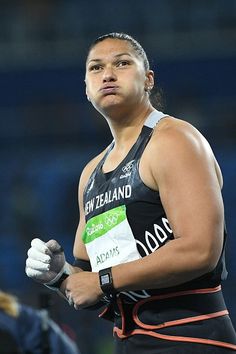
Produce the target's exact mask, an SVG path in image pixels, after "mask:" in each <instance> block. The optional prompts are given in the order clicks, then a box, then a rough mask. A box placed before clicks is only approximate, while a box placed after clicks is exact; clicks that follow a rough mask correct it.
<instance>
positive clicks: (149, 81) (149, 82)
mask: <svg viewBox="0 0 236 354" xmlns="http://www.w3.org/2000/svg"><path fill="white" fill-rule="evenodd" d="M145 76H146V79H145V88H144V89H145V91H147V92H150V91H151V90H152V88H153V86H154V71H152V70H148V71H147V72H146V74H145Z"/></svg>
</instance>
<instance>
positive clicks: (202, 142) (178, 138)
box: [143, 116, 222, 186]
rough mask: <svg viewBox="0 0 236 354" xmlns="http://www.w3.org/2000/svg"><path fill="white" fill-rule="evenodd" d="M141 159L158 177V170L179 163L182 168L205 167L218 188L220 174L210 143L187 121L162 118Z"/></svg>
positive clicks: (172, 166) (220, 181)
mask: <svg viewBox="0 0 236 354" xmlns="http://www.w3.org/2000/svg"><path fill="white" fill-rule="evenodd" d="M153 156H155V157H156V158H155V160H153ZM143 157H144V163H145V161H146V164H147V166H149V167H150V170H151V171H152V173H153V171H155V173H158V174H159V172H160V170H163V171H165V170H166V171H168V170H170V169H171V170H174V169H175V168H177V166H178V165H180V164H181V165H182V166H183V167H186V168H194V167H195V166H197V165H199V166H200V165H201V166H206V167H207V168H208V169H211V170H212V172H213V173H216V175H217V178H218V181H219V184H220V185H221V186H222V175H221V171H220V168H219V165H218V163H217V161H216V158H215V156H214V153H213V151H212V149H211V146H210V144H209V143H208V141H207V140H206V138H205V137H204V136H203V134H202V133H201V132H200V131H199V130H198V129H197V128H195V127H194V126H193V125H192V124H190V123H188V122H187V121H184V120H181V119H178V118H174V117H171V116H168V117H166V118H164V119H162V120H161V121H160V122H159V124H158V125H157V126H156V128H155V129H154V132H153V135H152V138H151V140H150V142H149V144H148V146H147V148H146V150H145V153H144V156H143ZM154 161H155V162H154ZM147 166H146V167H147Z"/></svg>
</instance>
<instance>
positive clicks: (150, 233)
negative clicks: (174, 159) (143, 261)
mask: <svg viewBox="0 0 236 354" xmlns="http://www.w3.org/2000/svg"><path fill="white" fill-rule="evenodd" d="M165 116H166V115H165V114H163V113H162V112H159V111H156V110H155V111H153V112H152V113H151V114H150V115H149V116H148V118H147V120H146V122H145V124H144V126H143V128H142V131H141V133H140V135H139V137H138V139H137V141H136V143H135V144H134V145H133V147H132V148H131V150H130V151H129V153H128V154H127V156H126V157H125V158H124V160H123V161H122V162H121V163H120V164H119V166H118V167H117V168H115V169H114V170H113V171H112V172H109V173H106V174H104V173H103V171H102V167H103V164H104V161H105V160H106V158H107V156H108V154H109V153H110V151H111V150H112V148H113V145H114V143H112V144H111V145H110V146H109V148H108V149H107V152H106V153H105V155H104V157H103V158H102V159H101V161H100V162H99V163H98V165H97V167H96V168H95V170H94V171H93V173H92V175H91V176H90V178H89V181H88V183H87V186H86V188H85V191H84V210H85V217H86V227H85V230H84V233H83V236H82V239H83V242H84V244H85V246H86V249H87V253H88V256H89V259H90V263H91V267H92V271H95V272H97V271H99V270H100V269H104V268H107V267H111V266H114V265H117V264H121V263H125V262H128V261H132V260H136V259H139V258H141V257H144V256H146V255H149V254H150V253H152V252H154V251H157V257H158V249H159V248H160V247H163V246H164V245H165V243H166V242H168V241H170V240H172V239H173V238H174V235H173V232H172V230H171V227H170V225H169V223H168V219H167V216H166V214H165V211H164V208H163V206H162V203H161V200H160V195H159V193H158V192H156V191H154V190H151V189H150V188H148V187H147V186H146V185H145V184H144V183H143V181H142V180H141V178H140V175H139V161H140V158H141V156H142V154H143V151H144V150H145V147H146V145H147V143H148V142H149V140H150V137H151V135H152V132H153V129H154V127H155V126H156V124H157V123H158V122H159V120H160V119H162V118H164V117H165ZM153 158H155V156H153ZM172 173H174V169H173V170H172ZM225 236H226V235H225ZM226 274H227V272H226V269H225V261H224V250H223V252H222V256H221V258H220V260H219V262H218V264H217V266H216V268H215V269H214V270H213V271H212V272H210V273H208V274H205V275H203V276H201V277H199V278H197V279H194V280H192V281H190V282H186V283H184V284H181V285H179V286H175V287H172V288H168V289H152V290H146V289H144V290H142V291H129V292H122V298H123V300H124V301H125V302H136V301H137V300H141V299H145V298H147V297H149V296H153V295H160V294H163V293H166V292H168V293H170V292H176V291H182V290H190V289H201V288H210V287H216V286H218V285H219V284H220V282H221V279H222V278H225V277H226Z"/></svg>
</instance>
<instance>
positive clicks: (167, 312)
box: [100, 286, 236, 350]
mask: <svg viewBox="0 0 236 354" xmlns="http://www.w3.org/2000/svg"><path fill="white" fill-rule="evenodd" d="M227 315H228V310H227V308H226V305H225V302H224V298H223V295H222V292H221V286H218V287H215V288H206V289H194V290H187V291H179V292H176V293H170V294H164V295H156V296H150V297H148V298H145V299H143V300H140V301H138V302H137V303H135V304H126V303H124V302H123V301H122V298H121V297H118V298H117V299H116V302H115V303H114V304H112V305H110V306H109V307H108V308H107V309H106V310H105V311H103V313H102V314H101V315H100V317H103V318H107V319H111V316H113V320H114V334H115V335H117V336H118V337H119V338H127V337H129V336H132V335H135V334H144V335H149V336H152V337H156V338H159V339H163V340H168V341H178V342H192V343H193V342H194V343H201V344H208V345H214V346H218V347H224V348H229V349H233V350H236V341H235V343H234V344H233V343H227V342H225V341H223V340H222V341H221V340H218V339H217V340H213V339H209V338H204V332H205V330H204V328H203V327H204V326H203V327H202V332H201V333H200V334H201V335H203V338H196V337H195V335H196V333H195V330H194V329H192V333H191V329H190V330H189V328H191V324H194V323H198V322H199V323H200V321H203V322H204V324H205V325H208V324H209V322H210V321H209V320H211V319H216V318H218V317H222V316H227ZM203 322H201V323H203ZM183 325H185V326H186V325H190V326H189V328H188V332H187V333H188V336H186V335H185V329H186V327H185V326H183ZM176 329H178V330H177V331H176ZM182 329H183V330H182ZM168 331H169V332H170V333H168ZM175 331H176V333H178V335H173V333H175ZM181 331H182V332H183V333H181ZM206 333H207V332H206ZM179 334H180V335H179ZM198 334H199V333H198ZM206 335H207V334H206ZM222 338H224V337H222Z"/></svg>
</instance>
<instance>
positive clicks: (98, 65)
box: [89, 64, 102, 72]
mask: <svg viewBox="0 0 236 354" xmlns="http://www.w3.org/2000/svg"><path fill="white" fill-rule="evenodd" d="M101 69H102V65H101V64H94V65H91V66H90V67H89V71H94V72H96V71H99V70H101Z"/></svg>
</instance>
